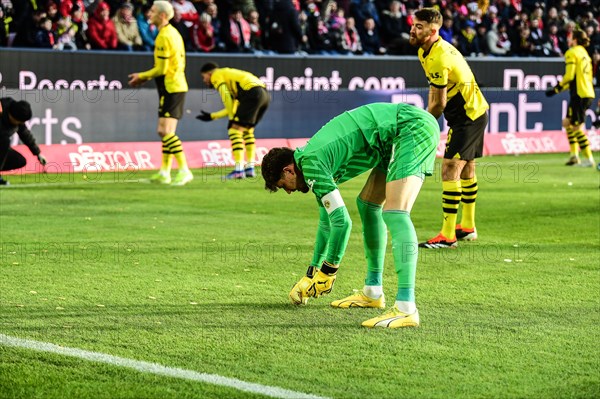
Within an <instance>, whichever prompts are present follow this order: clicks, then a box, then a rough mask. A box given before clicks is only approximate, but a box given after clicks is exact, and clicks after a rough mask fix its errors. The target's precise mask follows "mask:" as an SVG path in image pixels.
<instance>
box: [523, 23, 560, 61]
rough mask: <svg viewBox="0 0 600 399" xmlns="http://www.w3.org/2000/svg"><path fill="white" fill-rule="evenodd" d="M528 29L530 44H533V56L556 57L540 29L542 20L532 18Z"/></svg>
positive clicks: (546, 37)
mask: <svg viewBox="0 0 600 399" xmlns="http://www.w3.org/2000/svg"><path fill="white" fill-rule="evenodd" d="M529 27H530V28H529V29H530V30H531V34H530V35H531V42H532V43H533V55H534V56H536V57H551V56H556V55H557V54H555V53H554V52H552V51H551V50H550V49H551V48H552V45H551V44H550V41H549V39H548V36H547V35H546V33H545V32H544V30H543V29H542V20H541V19H539V18H537V17H534V18H532V19H531V21H530V24H529Z"/></svg>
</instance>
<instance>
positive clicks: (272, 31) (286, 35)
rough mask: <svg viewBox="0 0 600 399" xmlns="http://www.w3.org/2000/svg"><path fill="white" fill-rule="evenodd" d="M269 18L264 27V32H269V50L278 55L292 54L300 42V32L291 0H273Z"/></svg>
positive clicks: (296, 14)
mask: <svg viewBox="0 0 600 399" xmlns="http://www.w3.org/2000/svg"><path fill="white" fill-rule="evenodd" d="M270 17H271V18H270V19H269V24H268V25H266V26H265V31H267V30H268V32H269V42H268V44H269V46H270V49H271V50H273V51H275V52H277V53H279V54H294V53H295V52H296V51H297V50H298V44H299V43H301V42H302V31H301V30H300V23H299V21H298V13H297V12H296V9H295V8H294V6H293V4H292V2H291V0H275V1H274V3H273V11H272V13H271V15H270ZM310 24H311V22H310V20H309V26H310ZM308 41H309V42H310V35H308Z"/></svg>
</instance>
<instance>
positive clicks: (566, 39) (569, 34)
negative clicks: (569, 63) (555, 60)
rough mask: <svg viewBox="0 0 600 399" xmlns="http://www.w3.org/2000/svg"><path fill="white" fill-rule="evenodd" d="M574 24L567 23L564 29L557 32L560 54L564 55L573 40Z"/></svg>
mask: <svg viewBox="0 0 600 399" xmlns="http://www.w3.org/2000/svg"><path fill="white" fill-rule="evenodd" d="M575 26H576V25H575V22H573V21H568V22H567V23H566V24H565V25H564V29H562V30H559V31H558V45H559V46H560V50H561V51H562V53H563V54H564V53H566V52H567V50H568V49H569V47H570V46H571V41H572V40H573V32H574V31H575Z"/></svg>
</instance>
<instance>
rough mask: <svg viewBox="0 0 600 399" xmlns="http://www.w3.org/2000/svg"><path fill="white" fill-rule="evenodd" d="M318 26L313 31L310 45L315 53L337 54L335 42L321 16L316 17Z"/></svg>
mask: <svg viewBox="0 0 600 399" xmlns="http://www.w3.org/2000/svg"><path fill="white" fill-rule="evenodd" d="M315 22H316V24H317V25H316V26H315V27H314V29H313V30H312V31H311V39H310V47H311V48H312V49H313V50H314V52H315V54H320V55H336V54H337V51H335V43H334V42H333V41H332V40H331V35H330V33H329V28H328V27H327V24H325V22H323V20H322V19H321V18H317V19H315Z"/></svg>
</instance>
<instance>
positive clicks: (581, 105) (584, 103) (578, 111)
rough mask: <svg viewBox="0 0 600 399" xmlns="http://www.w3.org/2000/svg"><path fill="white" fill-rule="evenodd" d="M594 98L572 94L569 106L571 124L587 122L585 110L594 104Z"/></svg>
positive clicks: (568, 113) (568, 114)
mask: <svg viewBox="0 0 600 399" xmlns="http://www.w3.org/2000/svg"><path fill="white" fill-rule="evenodd" d="M593 100H594V99H593V98H581V97H579V96H571V100H570V101H569V108H567V118H569V121H570V122H571V125H573V126H577V125H581V124H582V123H584V122H585V111H586V110H587V109H588V108H589V107H590V105H592V102H593Z"/></svg>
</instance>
